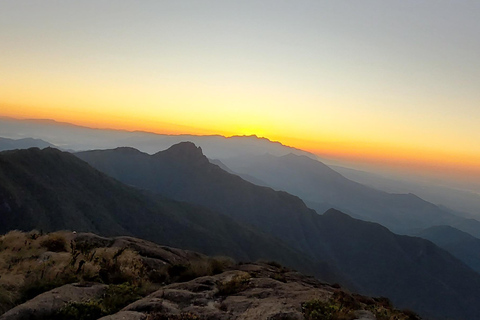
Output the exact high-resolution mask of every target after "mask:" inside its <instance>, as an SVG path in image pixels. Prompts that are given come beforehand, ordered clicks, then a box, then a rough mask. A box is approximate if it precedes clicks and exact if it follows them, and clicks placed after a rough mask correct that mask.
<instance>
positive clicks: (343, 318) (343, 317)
mask: <svg viewBox="0 0 480 320" xmlns="http://www.w3.org/2000/svg"><path fill="white" fill-rule="evenodd" d="M353 311H354V310H352V309H350V308H347V307H345V306H342V305H340V304H339V302H338V301H336V300H335V297H332V299H330V300H329V301H321V300H317V299H314V300H310V301H307V302H305V303H303V304H302V312H303V316H304V317H305V319H306V320H353V319H355V314H354V312H353Z"/></svg>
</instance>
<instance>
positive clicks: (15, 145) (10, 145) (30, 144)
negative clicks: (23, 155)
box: [0, 137, 55, 151]
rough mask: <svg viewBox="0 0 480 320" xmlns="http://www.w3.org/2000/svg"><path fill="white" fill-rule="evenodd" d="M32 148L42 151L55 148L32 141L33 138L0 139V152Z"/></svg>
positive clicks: (44, 143) (45, 143) (42, 142)
mask: <svg viewBox="0 0 480 320" xmlns="http://www.w3.org/2000/svg"><path fill="white" fill-rule="evenodd" d="M34 147H36V148H40V149H44V148H47V147H55V146H54V145H53V144H51V143H49V142H47V141H43V140H41V139H33V138H23V139H8V138H2V137H0V151H5V150H15V149H28V148H34Z"/></svg>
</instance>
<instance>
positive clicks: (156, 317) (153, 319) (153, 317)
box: [147, 312, 206, 320]
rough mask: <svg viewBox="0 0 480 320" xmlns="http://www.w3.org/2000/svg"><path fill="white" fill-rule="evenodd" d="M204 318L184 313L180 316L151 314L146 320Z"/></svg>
mask: <svg viewBox="0 0 480 320" xmlns="http://www.w3.org/2000/svg"><path fill="white" fill-rule="evenodd" d="M202 319H206V318H205V317H200V316H199V315H197V314H195V313H193V312H186V313H181V314H163V313H151V314H149V315H148V316H147V320H202Z"/></svg>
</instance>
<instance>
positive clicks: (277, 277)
mask: <svg viewBox="0 0 480 320" xmlns="http://www.w3.org/2000/svg"><path fill="white" fill-rule="evenodd" d="M272 279H274V280H277V281H280V282H283V283H286V282H287V278H286V277H285V274H283V273H279V272H277V273H274V274H273V275H272Z"/></svg>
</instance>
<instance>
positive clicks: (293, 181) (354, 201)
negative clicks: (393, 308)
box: [222, 154, 480, 234]
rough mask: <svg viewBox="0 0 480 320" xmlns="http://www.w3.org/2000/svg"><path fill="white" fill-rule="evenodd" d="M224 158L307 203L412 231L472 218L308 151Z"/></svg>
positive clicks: (479, 230) (248, 174)
mask: <svg viewBox="0 0 480 320" xmlns="http://www.w3.org/2000/svg"><path fill="white" fill-rule="evenodd" d="M222 162H223V163H224V164H225V165H226V166H227V167H228V168H230V169H231V170H233V171H234V172H238V173H239V174H242V176H243V175H246V176H244V177H245V178H246V179H248V177H254V178H255V179H258V180H260V181H263V182H264V183H265V184H266V185H267V186H270V187H272V188H274V189H276V190H284V191H287V192H289V193H291V194H294V195H297V196H299V197H300V198H302V199H303V200H305V201H306V202H307V204H308V205H309V206H310V207H312V208H314V209H317V210H318V211H320V212H321V211H323V209H324V208H325V206H331V207H335V208H338V209H341V210H342V211H345V212H347V213H349V214H351V215H352V216H355V217H358V218H361V219H363V220H367V221H373V222H378V223H380V224H382V225H384V226H386V227H388V228H389V229H391V230H392V231H394V232H397V233H402V234H412V233H416V232H418V231H420V230H421V229H424V228H428V227H431V226H435V225H442V224H443V225H445V224H447V225H455V226H457V227H459V228H462V229H463V225H464V224H465V222H466V221H467V219H466V218H463V217H460V216H456V215H454V214H452V213H451V212H450V211H448V210H445V209H443V208H441V207H438V206H436V205H434V204H432V203H429V202H427V201H424V200H423V199H421V198H419V197H417V196H416V195H414V194H411V193H409V194H393V193H387V192H383V191H380V190H377V189H373V188H370V187H367V186H365V185H362V184H360V183H357V182H354V181H352V180H349V179H347V178H345V177H344V176H342V175H341V174H339V173H338V172H336V171H334V170H332V169H331V168H330V167H328V166H326V165H324V164H323V163H321V162H320V161H317V160H313V159H311V158H308V157H304V156H299V155H294V154H288V155H284V156H280V157H277V156H273V155H269V154H265V155H260V156H244V157H236V158H230V159H224V160H222ZM477 223H478V225H477V226H475V225H473V224H472V223H468V225H469V226H470V230H468V231H467V230H465V231H467V232H473V233H474V234H476V233H480V222H478V221H477Z"/></svg>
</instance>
